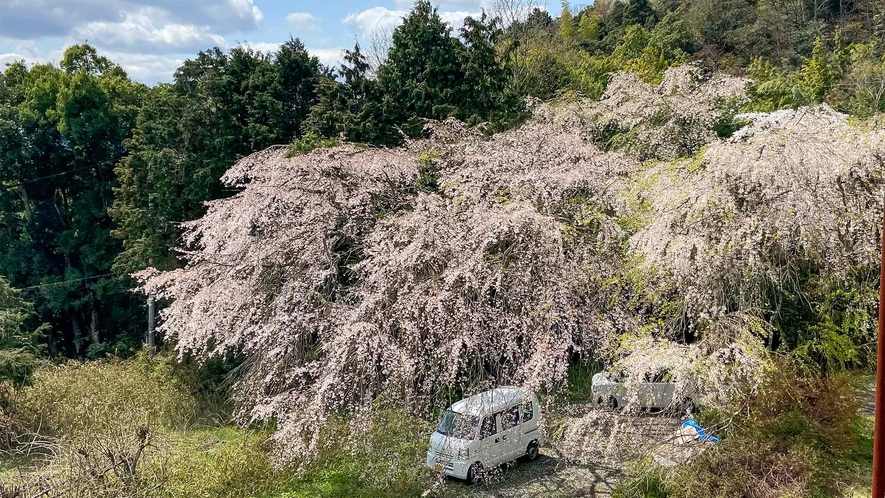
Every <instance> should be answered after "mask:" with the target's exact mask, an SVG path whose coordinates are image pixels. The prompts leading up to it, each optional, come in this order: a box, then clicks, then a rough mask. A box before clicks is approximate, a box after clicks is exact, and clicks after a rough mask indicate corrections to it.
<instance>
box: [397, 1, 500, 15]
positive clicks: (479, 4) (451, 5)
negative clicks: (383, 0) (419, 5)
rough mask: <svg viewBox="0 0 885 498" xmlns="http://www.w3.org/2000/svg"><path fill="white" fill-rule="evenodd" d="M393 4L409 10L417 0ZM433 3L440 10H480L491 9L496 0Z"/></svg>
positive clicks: (398, 7)
mask: <svg viewBox="0 0 885 498" xmlns="http://www.w3.org/2000/svg"><path fill="white" fill-rule="evenodd" d="M393 4H394V5H395V6H396V8H397V9H400V10H409V9H411V8H412V7H413V6H414V5H415V2H414V0H394V2H393ZM433 5H434V6H435V7H437V8H439V10H440V11H444V10H455V11H458V10H461V11H470V12H478V11H481V10H482V9H486V10H489V9H491V8H492V6H493V5H494V0H437V1H435V2H433Z"/></svg>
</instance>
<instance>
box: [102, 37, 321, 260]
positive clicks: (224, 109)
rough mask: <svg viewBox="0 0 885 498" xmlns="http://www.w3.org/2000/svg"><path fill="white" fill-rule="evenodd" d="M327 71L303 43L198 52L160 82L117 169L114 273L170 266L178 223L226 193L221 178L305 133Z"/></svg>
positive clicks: (291, 42)
mask: <svg viewBox="0 0 885 498" xmlns="http://www.w3.org/2000/svg"><path fill="white" fill-rule="evenodd" d="M324 75H325V70H324V69H323V68H322V67H321V66H320V64H319V61H318V60H317V58H316V57H313V56H311V55H310V54H308V52H307V50H306V49H305V48H304V45H303V44H302V43H301V41H299V40H297V39H291V40H289V41H288V42H286V43H285V44H283V45H282V46H281V47H280V50H279V52H277V53H270V54H263V53H260V52H255V51H253V50H251V49H249V48H244V47H236V48H234V49H232V50H231V51H230V52H229V53H225V52H223V51H222V50H220V49H219V48H217V47H216V48H214V49H211V50H207V51H205V52H200V53H199V54H198V55H197V57H196V58H195V59H194V60H189V61H186V62H185V63H184V64H183V65H182V66H181V67H180V68H179V69H178V70H177V71H176V73H175V83H174V84H172V85H159V86H158V87H156V88H154V89H153V90H152V92H151V93H150V95H149V97H148V98H147V102H146V104H145V106H144V109H143V110H142V113H141V114H140V116H139V119H138V123H137V126H136V128H135V130H134V133H133V137H132V139H131V140H129V141H127V142H126V149H127V151H128V152H129V154H128V155H127V156H126V157H125V158H124V159H123V160H122V161H121V162H120V164H119V166H118V167H117V169H116V174H117V175H118V176H119V178H120V186H119V188H118V189H117V190H116V192H115V195H116V199H115V202H114V206H113V208H112V210H111V214H112V215H113V217H114V221H115V222H116V223H117V228H116V230H115V231H114V236H115V237H117V238H119V239H121V240H122V241H123V251H122V252H121V253H120V254H119V255H118V256H117V257H116V261H115V265H114V268H115V270H116V271H119V272H123V273H128V272H132V271H136V270H139V269H141V268H144V267H146V266H156V267H158V268H164V269H166V268H173V267H175V266H176V265H177V260H176V258H175V256H174V254H173V253H172V252H171V249H172V248H174V247H176V246H177V245H179V242H178V230H177V228H176V224H177V223H179V222H182V221H187V220H191V219H194V218H197V217H199V216H200V215H202V213H203V212H204V205H203V203H204V202H205V201H207V200H211V199H217V198H219V197H221V196H222V195H224V192H223V191H222V188H221V183H220V182H219V181H218V179H219V178H220V177H221V175H222V174H224V172H225V171H227V169H228V168H229V167H230V166H232V165H233V164H234V162H236V160H237V159H239V158H241V157H243V156H245V155H247V154H250V153H251V152H254V151H256V150H260V149H263V148H266V147H268V146H270V145H274V144H285V143H288V142H290V141H291V140H292V139H293V138H295V137H297V136H299V135H300V133H301V129H302V127H303V124H304V121H305V119H306V118H307V115H308V112H309V110H310V107H311V106H312V105H313V103H314V102H315V101H316V98H317V97H316V87H317V85H318V84H319V82H320V81H321V80H322V78H323V77H324Z"/></svg>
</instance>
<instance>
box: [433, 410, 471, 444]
mask: <svg viewBox="0 0 885 498" xmlns="http://www.w3.org/2000/svg"><path fill="white" fill-rule="evenodd" d="M477 425H479V417H477V416H475V415H464V414H462V413H458V412H456V411H452V409H451V408H450V409H448V410H446V413H445V414H444V415H443V418H442V421H441V422H440V423H439V429H437V430H436V432H439V433H440V434H442V435H444V436H449V437H454V438H457V439H473V436H474V435H475V434H476V426H477Z"/></svg>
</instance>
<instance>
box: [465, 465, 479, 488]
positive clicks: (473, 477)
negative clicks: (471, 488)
mask: <svg viewBox="0 0 885 498" xmlns="http://www.w3.org/2000/svg"><path fill="white" fill-rule="evenodd" d="M480 479H482V464H481V463H479V462H476V463H474V464H473V465H471V466H470V468H469V469H467V478H466V479H464V480H465V481H467V484H470V485H473V484H476V483H478V482H479V480H480Z"/></svg>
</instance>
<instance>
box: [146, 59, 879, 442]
mask: <svg viewBox="0 0 885 498" xmlns="http://www.w3.org/2000/svg"><path fill="white" fill-rule="evenodd" d="M677 79H679V81H681V82H682V83H674V80H677ZM740 88H741V86H740V84H739V82H738V81H732V80H730V79H728V78H727V77H722V76H718V75H706V76H704V75H703V73H702V72H700V71H698V70H692V69H691V68H679V69H678V70H671V72H668V73H667V74H665V76H664V82H663V83H662V84H661V86H660V87H658V88H654V87H651V86H649V85H647V84H645V83H642V82H641V81H639V80H637V79H636V78H635V77H633V76H632V75H618V76H616V77H615V78H614V80H613V82H612V84H611V85H610V86H609V90H608V91H607V93H606V95H605V96H604V97H603V98H602V99H601V100H600V101H598V102H596V101H587V102H583V101H578V102H575V103H571V104H565V105H560V106H554V105H544V106H541V107H539V108H538V110H537V111H536V113H535V116H534V117H533V118H531V119H530V120H529V121H528V122H527V123H526V124H524V125H523V126H521V127H519V128H517V129H514V130H511V131H507V132H503V133H499V134H495V135H493V136H491V137H488V136H486V135H483V134H482V133H479V132H478V131H474V130H470V129H467V128H465V127H464V126H463V125H461V124H460V123H458V122H457V121H452V120H449V121H445V122H442V123H431V124H429V125H428V126H427V127H426V128H425V136H426V138H423V139H420V140H416V141H412V142H409V143H408V144H407V145H406V146H405V147H402V148H398V149H390V150H388V149H375V148H371V147H363V146H357V145H345V146H341V147H334V148H331V149H319V150H316V151H314V152H311V153H309V154H306V155H301V156H296V157H292V158H287V157H286V151H285V150H283V149H269V150H266V151H262V152H259V153H256V154H254V155H252V156H249V157H247V158H245V159H243V160H242V161H240V162H239V163H238V164H237V165H236V166H234V167H233V168H232V169H230V170H229V171H228V172H227V174H226V175H225V177H224V179H225V181H226V182H227V183H228V184H229V185H230V186H232V187H237V188H240V189H241V192H240V193H238V194H237V195H235V196H233V197H231V198H229V199H224V200H219V201H214V202H213V203H211V204H210V206H209V210H208V213H207V215H206V216H205V217H204V218H202V219H200V220H197V221H195V222H192V223H189V224H188V225H187V226H186V232H185V233H186V236H185V238H186V241H188V243H189V244H191V245H190V252H187V253H186V255H185V258H186V259H187V260H188V261H189V263H188V265H187V266H186V267H185V268H183V269H179V270H175V271H172V272H168V273H160V274H154V273H153V272H146V273H143V274H142V278H146V285H145V287H144V290H145V291H146V292H156V293H158V294H159V295H160V296H162V297H164V298H168V299H169V300H170V304H169V307H168V308H166V309H165V310H164V311H163V312H162V314H161V316H162V318H163V326H162V330H163V331H164V332H166V333H167V334H168V335H170V336H173V337H175V339H176V341H177V344H178V349H179V351H180V353H182V354H183V353H188V354H197V355H201V356H212V355H223V354H225V353H226V352H228V351H231V350H240V349H242V350H243V351H244V352H245V354H246V355H248V356H252V357H255V358H256V359H257V361H253V362H250V364H249V367H248V370H247V371H246V372H245V374H244V376H243V377H242V378H241V379H240V381H239V389H238V391H237V392H238V399H239V401H240V403H242V406H243V407H244V409H245V410H246V411H245V412H244V416H245V417H246V418H252V419H263V418H266V417H269V416H273V417H276V419H277V420H278V422H279V424H280V425H279V432H277V434H276V435H275V440H276V441H277V443H278V445H277V447H278V449H279V450H280V452H281V454H282V455H287V456H286V458H296V457H298V458H300V457H302V456H303V455H304V454H305V453H304V452H305V451H309V449H310V448H313V447H314V445H315V444H317V438H318V437H319V435H320V434H321V430H322V427H323V425H324V424H325V423H326V421H327V420H328V417H330V416H331V415H332V414H335V413H341V412H342V410H343V411H345V412H349V413H353V414H354V415H357V416H358V418H360V417H363V416H369V415H368V413H369V412H371V411H372V410H373V408H372V407H373V406H376V404H377V400H378V399H379V398H382V399H385V400H387V401H388V402H393V403H395V404H396V405H397V406H401V407H404V408H406V409H407V410H408V411H409V412H412V413H415V414H419V415H422V416H428V415H430V414H432V413H434V412H436V410H438V409H439V408H442V407H444V406H445V405H447V404H448V403H450V402H451V401H452V400H453V398H452V397H451V394H441V393H453V392H454V393H459V392H465V393H466V392H476V391H478V390H481V389H482V388H485V387H488V386H493V385H501V384H504V385H506V384H510V383H517V384H520V385H528V386H533V387H535V388H538V389H545V390H555V389H556V388H567V383H568V378H567V377H568V376H567V372H568V371H569V368H570V365H575V364H578V363H581V362H584V361H590V360H596V361H600V360H603V361H607V362H614V363H615V366H616V367H617V368H624V369H626V371H628V372H630V375H632V376H634V378H637V379H638V378H642V377H643V376H644V375H645V374H646V373H652V372H654V371H655V370H657V369H660V368H667V369H669V370H671V371H674V372H677V371H680V370H684V371H692V372H694V373H695V374H697V375H700V376H701V378H702V379H703V384H704V390H705V396H706V398H705V400H706V402H707V403H708V404H709V405H710V406H719V407H721V408H723V409H730V408H729V407H731V406H732V404H733V403H735V402H743V401H741V400H739V399H736V397H735V394H736V393H737V392H744V393H745V395H748V394H749V393H751V392H755V390H756V388H757V386H758V385H759V384H760V383H762V382H763V381H764V380H765V368H764V367H763V365H765V364H767V363H768V362H770V361H772V360H771V359H769V357H768V356H769V353H767V351H770V350H776V349H777V350H788V351H794V352H795V354H796V355H798V356H799V357H800V358H802V361H805V362H808V363H809V364H815V365H820V367H821V368H824V369H825V370H836V369H839V368H845V367H850V366H852V365H853V366H856V367H860V366H862V365H866V364H869V363H868V362H869V361H870V358H871V356H870V354H871V350H870V348H869V347H868V344H870V341H871V340H872V337H873V333H874V331H875V324H874V321H873V320H874V316H875V315H874V311H875V298H874V296H875V278H874V277H875V275H876V274H877V271H876V265H877V261H878V256H877V247H878V238H879V236H880V235H879V233H878V230H877V228H878V223H879V220H880V219H881V216H882V208H881V206H880V200H881V198H882V188H881V187H882V180H881V178H882V164H881V162H880V160H879V157H880V154H881V153H882V140H881V137H882V134H881V132H880V131H878V130H876V129H875V127H874V126H873V127H871V125H869V124H853V125H852V124H849V122H848V120H847V118H846V117H845V116H844V115H840V114H838V113H836V112H834V111H832V110H831V109H829V108H828V107H826V106H819V107H813V108H803V109H799V110H796V111H778V112H774V113H756V114H743V115H737V116H733V117H731V119H734V120H736V121H738V122H740V124H741V127H740V129H738V130H737V131H735V132H734V133H733V134H732V135H731V136H730V137H727V138H718V137H717V135H716V133H715V129H714V126H715V124H716V123H718V122H720V120H721V118H722V113H721V112H717V110H716V104H717V103H718V102H721V101H722V100H723V99H740V98H742V94H741V93H740ZM613 129H614V130H618V131H617V132H616V133H614V134H612V133H611V130H613ZM599 144H601V146H602V149H600V145H599ZM606 149H607V150H608V151H607V152H606V151H605V150H606ZM639 159H645V160H644V161H640V160H639ZM834 293H835V295H836V296H837V297H834ZM222 296H223V298H222ZM795 315H799V316H802V317H803V320H805V322H804V323H805V324H806V326H807V328H804V329H799V330H797V327H796V325H795V324H786V323H785V320H784V317H785V316H795ZM838 331H844V332H842V333H840V334H838V335H837V334H834V333H833V332H838ZM605 359H607V360H605Z"/></svg>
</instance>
